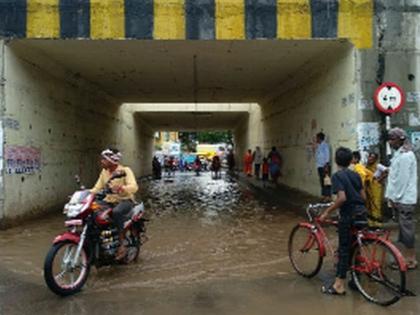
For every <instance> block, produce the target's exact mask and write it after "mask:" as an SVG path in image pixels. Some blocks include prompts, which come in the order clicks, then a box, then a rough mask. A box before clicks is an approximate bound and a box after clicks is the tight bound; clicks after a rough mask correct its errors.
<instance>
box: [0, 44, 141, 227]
mask: <svg viewBox="0 0 420 315" xmlns="http://www.w3.org/2000/svg"><path fill="white" fill-rule="evenodd" d="M3 58H4V64H5V71H4V72H5V73H4V77H5V82H6V83H5V86H4V94H5V102H4V107H5V109H4V119H3V122H4V146H5V151H6V152H5V162H6V165H5V172H4V178H3V180H4V195H5V196H7V199H6V200H5V203H4V207H3V208H2V212H1V213H0V219H2V218H3V219H4V218H15V217H19V216H23V215H29V214H31V213H36V212H43V211H46V210H48V209H51V208H55V209H57V208H56V207H58V209H60V208H61V206H62V203H63V202H64V201H65V199H66V196H67V195H68V194H70V193H71V192H72V191H73V190H74V189H75V188H76V186H75V184H74V180H73V176H74V174H80V175H81V177H82V179H83V181H84V182H85V183H86V184H87V185H88V186H90V185H92V184H93V183H94V180H95V179H96V178H97V175H98V172H99V167H98V163H97V162H98V154H99V153H100V151H101V150H102V149H103V148H104V147H105V146H107V145H117V146H118V145H119V144H120V143H123V150H124V151H127V160H128V161H129V162H130V163H133V162H134V160H135V159H136V158H137V157H138V154H137V153H136V150H135V149H133V148H132V147H133V146H132V143H133V130H134V121H133V119H132V118H131V119H130V118H129V117H127V115H124V114H123V113H121V111H120V110H119V104H118V103H117V102H116V101H115V100H113V99H112V98H110V97H109V96H108V95H106V94H105V93H102V92H101V90H100V88H98V87H97V86H94V85H93V84H91V83H89V82H87V81H85V80H83V79H82V78H80V77H79V76H78V75H77V74H74V73H71V72H70V71H68V70H66V69H64V68H62V67H61V66H60V65H59V64H57V63H55V62H54V61H52V60H49V59H48V58H46V57H45V56H43V55H42V54H41V53H39V52H37V51H34V50H31V51H28V50H27V49H25V46H24V45H14V46H12V47H11V46H8V45H6V46H5V54H4V57H3ZM2 60H3V59H2ZM122 140H123V141H122ZM129 148H132V149H129ZM123 153H125V152H123ZM25 159H27V160H28V161H25V162H24V164H23V165H22V163H21V162H19V161H18V160H25ZM17 163H20V165H17ZM22 166H24V167H25V169H23V168H22ZM31 166H32V167H33V168H30V167H31ZM0 211H1V210H0Z"/></svg>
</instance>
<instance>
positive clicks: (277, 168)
mask: <svg viewBox="0 0 420 315" xmlns="http://www.w3.org/2000/svg"><path fill="white" fill-rule="evenodd" d="M267 158H268V161H269V163H270V175H271V179H272V180H273V183H275V184H277V179H278V178H279V176H281V166H282V158H281V155H280V153H279V151H277V148H276V147H272V148H271V151H270V153H268V156H267Z"/></svg>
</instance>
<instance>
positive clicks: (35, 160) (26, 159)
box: [5, 146, 41, 175]
mask: <svg viewBox="0 0 420 315" xmlns="http://www.w3.org/2000/svg"><path fill="white" fill-rule="evenodd" d="M5 159H6V174H8V175H14V174H34V173H35V172H38V171H40V170H41V150H40V149H38V148H33V147H24V146H6V150H5Z"/></svg>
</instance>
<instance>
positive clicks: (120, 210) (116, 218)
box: [112, 200, 134, 232]
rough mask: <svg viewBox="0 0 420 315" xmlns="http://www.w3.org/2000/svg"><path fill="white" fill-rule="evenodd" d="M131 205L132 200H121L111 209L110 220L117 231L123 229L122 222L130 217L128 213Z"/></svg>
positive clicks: (132, 204)
mask: <svg viewBox="0 0 420 315" xmlns="http://www.w3.org/2000/svg"><path fill="white" fill-rule="evenodd" d="M133 206H134V203H133V201H132V200H122V201H121V202H119V203H118V204H117V205H116V206H115V207H114V208H113V209H112V221H113V222H114V225H115V226H116V227H117V229H118V231H119V232H121V231H122V230H123V229H124V222H125V221H127V220H129V219H130V218H129V215H128V214H129V213H130V210H131V209H132V208H133Z"/></svg>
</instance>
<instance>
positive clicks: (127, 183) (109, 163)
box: [91, 148, 138, 260]
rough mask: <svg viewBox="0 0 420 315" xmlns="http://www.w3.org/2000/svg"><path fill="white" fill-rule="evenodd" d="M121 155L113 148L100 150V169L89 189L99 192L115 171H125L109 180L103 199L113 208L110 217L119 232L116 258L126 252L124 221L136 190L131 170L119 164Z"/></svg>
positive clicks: (131, 206)
mask: <svg viewBox="0 0 420 315" xmlns="http://www.w3.org/2000/svg"><path fill="white" fill-rule="evenodd" d="M121 157H122V155H121V153H120V152H119V151H118V150H117V149H115V148H108V149H105V150H104V151H102V153H101V159H100V162H101V167H102V171H101V174H100V175H99V178H98V181H97V182H96V184H95V186H94V187H93V188H92V189H91V192H92V193H95V194H96V193H99V192H100V191H102V190H103V189H104V188H106V185H107V182H108V180H109V179H110V178H111V176H113V175H114V174H116V173H125V176H123V177H119V178H114V179H113V180H111V181H110V183H109V188H110V189H111V193H109V194H107V195H106V197H105V199H104V200H103V201H104V202H106V203H107V204H109V205H110V206H111V207H112V208H113V210H112V219H113V223H114V225H115V227H116V228H117V229H118V233H119V240H120V247H119V248H118V250H117V255H116V257H115V258H116V259H117V260H120V259H122V258H124V257H125V254H126V252H127V248H126V247H125V246H124V238H125V231H124V222H125V221H127V220H128V219H129V217H128V215H129V213H130V210H131V209H132V208H133V206H134V194H135V193H136V192H137V190H138V185H137V182H136V178H135V176H134V173H133V171H132V170H131V169H130V168H129V167H127V166H123V165H121V164H120V159H121Z"/></svg>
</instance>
